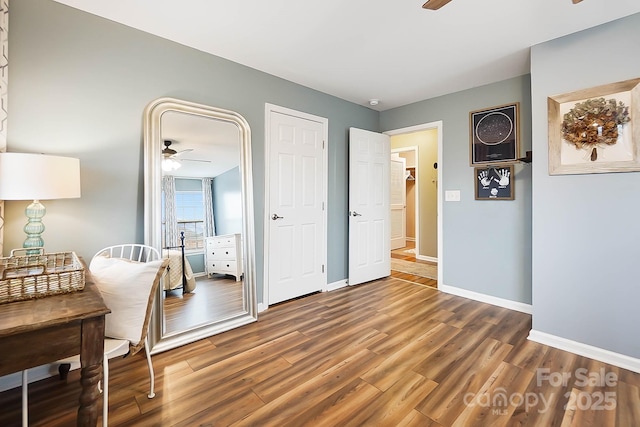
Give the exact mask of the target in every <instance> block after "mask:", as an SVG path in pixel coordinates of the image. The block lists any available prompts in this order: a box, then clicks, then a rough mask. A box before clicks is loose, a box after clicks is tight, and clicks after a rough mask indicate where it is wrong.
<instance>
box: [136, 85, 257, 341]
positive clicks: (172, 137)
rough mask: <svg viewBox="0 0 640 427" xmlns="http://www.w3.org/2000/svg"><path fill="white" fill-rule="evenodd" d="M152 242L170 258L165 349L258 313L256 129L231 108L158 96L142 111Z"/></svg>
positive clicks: (162, 292)
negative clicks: (254, 188)
mask: <svg viewBox="0 0 640 427" xmlns="http://www.w3.org/2000/svg"><path fill="white" fill-rule="evenodd" d="M144 166H145V169H144V172H145V173H144V188H145V196H144V201H145V224H144V227H145V244H147V245H150V246H153V247H154V248H156V249H158V250H159V251H160V252H161V253H162V256H163V257H168V258H169V259H170V263H169V273H168V274H167V275H165V276H164V277H163V280H162V284H161V286H160V289H159V292H158V294H157V295H156V296H155V301H154V310H153V316H152V319H151V324H150V330H149V337H150V347H151V353H159V352H162V351H165V350H169V349H171V348H175V347H178V346H181V345H184V344H187V343H190V342H193V341H196V340H199V339H202V338H205V337H208V336H211V335H214V334H217V333H220V332H223V331H226V330H229V329H232V328H235V327H238V326H241V325H244V324H247V323H250V322H253V321H255V320H257V303H256V283H255V276H254V272H255V260H254V253H255V249H254V241H255V239H254V231H253V221H254V219H253V192H252V179H251V131H250V128H249V124H248V123H247V121H246V120H245V119H244V117H242V116H241V115H239V114H238V113H235V112H233V111H229V110H225V109H221V108H216V107H210V106H206V105H201V104H196V103H193V102H189V101H182V100H178V99H173V98H159V99H156V100H154V101H152V102H151V103H149V105H147V107H146V109H145V112H144Z"/></svg>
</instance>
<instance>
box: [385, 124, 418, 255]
mask: <svg viewBox="0 0 640 427" xmlns="http://www.w3.org/2000/svg"><path fill="white" fill-rule="evenodd" d="M385 133H387V132H385ZM387 134H388V133H387ZM388 135H389V136H392V135H390V134H388ZM411 151H413V153H414V156H415V157H414V158H415V159H416V165H415V166H416V167H415V172H416V176H415V177H414V178H415V179H416V185H415V187H416V188H415V190H414V195H413V199H414V206H415V209H414V210H415V212H414V215H415V216H414V217H415V230H414V233H415V235H416V236H415V242H416V259H417V258H418V254H420V221H418V219H419V218H420V165H419V161H418V160H419V159H420V157H419V155H420V148H419V147H418V146H417V145H412V146H410V147H399V148H392V149H391V153H408V152H411Z"/></svg>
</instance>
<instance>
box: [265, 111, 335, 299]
mask: <svg viewBox="0 0 640 427" xmlns="http://www.w3.org/2000/svg"><path fill="white" fill-rule="evenodd" d="M272 112H275V113H280V114H286V115H289V116H292V117H298V118H301V119H305V120H310V121H313V122H318V123H321V124H322V138H323V141H324V142H325V144H324V149H323V150H322V156H323V159H322V162H323V168H322V172H323V174H324V179H323V187H324V188H323V191H322V193H323V194H322V200H323V201H324V211H323V213H322V221H323V227H324V235H323V236H322V239H323V242H322V244H323V247H322V249H321V251H322V264H323V265H324V266H325V269H324V273H323V282H324V283H323V286H322V289H325V288H326V287H327V270H328V265H327V247H328V242H327V239H328V234H329V231H328V225H327V223H328V221H327V216H328V212H329V197H328V188H329V119H327V118H325V117H320V116H315V115H313V114H308V113H304V112H302V111H297V110H292V109H290V108H286V107H281V106H279V105H275V104H269V103H265V104H264V126H265V137H264V242H263V248H264V259H263V262H264V277H263V281H262V282H263V284H262V303H259V305H260V304H262V306H263V307H264V310H266V309H267V308H269V243H270V240H269V221H270V218H269V213H270V212H271V210H270V191H269V182H270V181H269V180H270V175H269V174H270V163H269V162H270V160H269V159H270V158H271V156H270V150H271V121H270V120H269V115H270V113H272Z"/></svg>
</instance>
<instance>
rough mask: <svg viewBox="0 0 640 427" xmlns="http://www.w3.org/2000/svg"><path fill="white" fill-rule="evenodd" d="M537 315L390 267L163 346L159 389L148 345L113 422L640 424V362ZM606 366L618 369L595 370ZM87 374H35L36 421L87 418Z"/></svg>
mask: <svg viewBox="0 0 640 427" xmlns="http://www.w3.org/2000/svg"><path fill="white" fill-rule="evenodd" d="M530 328H531V317H530V316H529V315H526V314H522V313H519V312H514V311H510V310H507V309H503V308H499V307H495V306H491V305H487V304H483V303H479V302H475V301H471V300H468V299H465V298H461V297H457V296H453V295H448V294H445V293H441V292H439V291H438V290H436V289H433V288H432V287H429V286H425V285H421V284H417V283H413V282H410V281H408V280H404V279H398V278H395V277H389V278H385V279H382V280H378V281H374V282H370V283H365V284H362V285H359V286H356V287H347V288H343V289H339V290H336V291H333V292H328V293H319V294H313V295H310V296H308V297H305V298H300V299H297V300H293V301H289V302H286V303H282V304H279V305H276V306H272V307H271V308H269V310H267V311H266V312H263V313H261V315H260V320H259V321H258V322H257V323H253V324H250V325H246V326H243V327H241V328H238V329H234V330H232V331H229V332H225V333H222V334H219V335H216V336H212V337H210V338H208V339H205V340H201V341H198V342H196V343H192V344H189V345H186V346H183V347H181V348H178V349H174V350H171V351H168V352H165V353H162V354H158V355H155V356H153V363H154V366H155V372H156V393H157V396H156V397H155V398H154V399H147V397H146V393H147V390H148V376H147V372H146V364H145V359H144V356H143V354H137V355H135V356H133V357H128V358H125V359H117V360H113V361H112V362H111V363H110V368H111V376H110V405H109V409H110V418H109V421H110V424H111V425H113V426H296V427H298V426H474V427H475V426H536V427H538V426H561V427H570V426H575V427H589V426H597V427H603V426H620V427H632V426H638V425H640V375H639V374H636V373H633V372H630V371H626V370H624V369H620V368H617V367H614V366H610V365H607V364H604V363H600V362H597V361H594V360H591V359H588V358H585V357H581V356H577V355H575V354H572V353H567V352H564V351H561V350H557V349H554V348H550V347H547V346H544V345H541V344H537V343H534V342H531V341H528V340H527V334H528V332H529V329H530ZM3 351H7V350H6V349H3ZM600 373H605V374H607V375H609V379H610V380H611V377H612V376H613V377H615V381H609V383H608V384H601V383H595V382H594V381H591V382H588V381H586V380H584V378H585V377H586V376H587V375H588V374H594V375H599V374H600ZM562 375H564V376H565V377H566V381H564V382H563V381H559V380H558V378H557V377H558V376H562ZM78 378H79V372H78V371H73V372H72V373H71V374H70V375H69V381H68V383H64V382H60V381H58V380H57V379H55V378H51V379H47V380H43V381H40V382H37V383H35V384H32V385H31V386H30V389H29V394H30V396H29V400H30V402H29V403H30V404H29V410H30V420H31V425H32V426H47V427H52V426H69V425H74V422H75V421H74V420H75V412H76V402H77V396H78V395H79V385H78V383H77V380H78ZM557 380H558V381H557ZM565 405H569V407H568V408H567V409H565ZM0 408H2V409H1V410H0V426H19V425H20V390H19V389H14V390H10V391H7V392H4V393H0Z"/></svg>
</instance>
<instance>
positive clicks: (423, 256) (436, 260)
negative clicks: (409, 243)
mask: <svg viewBox="0 0 640 427" xmlns="http://www.w3.org/2000/svg"><path fill="white" fill-rule="evenodd" d="M416 259H419V260H420V261H429V262H435V263H436V264H437V263H438V258H436V257H432V256H426V255H418V254H416Z"/></svg>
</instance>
